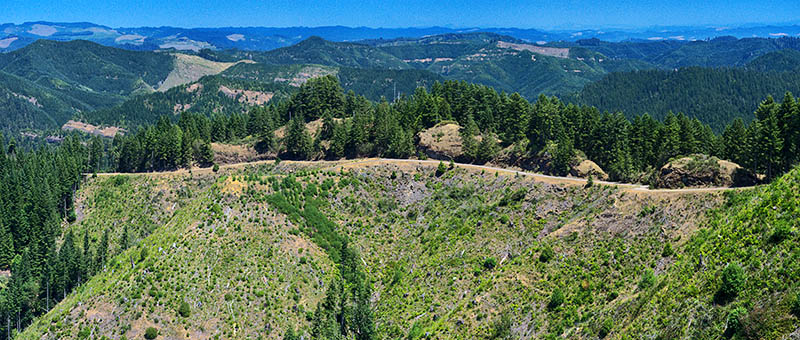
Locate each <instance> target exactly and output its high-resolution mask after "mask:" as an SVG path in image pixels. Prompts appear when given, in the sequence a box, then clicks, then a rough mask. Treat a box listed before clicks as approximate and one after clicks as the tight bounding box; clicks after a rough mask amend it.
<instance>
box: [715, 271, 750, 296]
mask: <svg viewBox="0 0 800 340" xmlns="http://www.w3.org/2000/svg"><path fill="white" fill-rule="evenodd" d="M744 281H745V276H744V269H742V267H741V266H739V265H738V264H735V263H731V264H729V265H727V266H725V269H723V270H722V284H721V285H720V287H719V291H718V292H717V300H718V301H720V302H724V301H728V300H731V299H733V298H735V297H736V296H737V295H739V292H741V291H742V289H743V288H744Z"/></svg>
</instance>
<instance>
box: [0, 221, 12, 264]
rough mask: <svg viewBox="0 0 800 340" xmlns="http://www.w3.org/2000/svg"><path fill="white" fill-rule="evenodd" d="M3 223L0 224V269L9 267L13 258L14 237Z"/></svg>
mask: <svg viewBox="0 0 800 340" xmlns="http://www.w3.org/2000/svg"><path fill="white" fill-rule="evenodd" d="M12 237H13V236H12V234H11V233H10V232H9V231H8V229H7V228H6V226H5V225H2V224H0V269H9V268H10V267H11V261H12V260H14V239H13V238H12Z"/></svg>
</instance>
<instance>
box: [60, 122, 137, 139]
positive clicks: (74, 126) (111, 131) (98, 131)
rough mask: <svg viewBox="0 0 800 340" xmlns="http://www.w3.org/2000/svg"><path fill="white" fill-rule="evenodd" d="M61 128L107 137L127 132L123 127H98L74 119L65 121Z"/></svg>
mask: <svg viewBox="0 0 800 340" xmlns="http://www.w3.org/2000/svg"><path fill="white" fill-rule="evenodd" d="M61 130H64V131H73V130H78V131H82V132H85V133H89V134H92V135H97V136H102V137H107V138H114V137H115V136H116V135H117V134H125V132H127V131H126V130H125V129H122V128H119V127H116V126H106V127H99V126H94V125H92V124H88V123H82V122H77V121H74V120H70V121H68V122H66V123H65V124H64V125H63V126H62V127H61Z"/></svg>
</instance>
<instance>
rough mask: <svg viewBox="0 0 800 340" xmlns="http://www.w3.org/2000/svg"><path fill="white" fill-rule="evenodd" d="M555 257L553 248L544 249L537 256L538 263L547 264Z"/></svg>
mask: <svg viewBox="0 0 800 340" xmlns="http://www.w3.org/2000/svg"><path fill="white" fill-rule="evenodd" d="M555 256H556V254H555V252H553V248H550V247H545V248H544V249H542V252H541V253H540V254H539V261H540V262H544V263H547V262H550V260H552V259H553V257H555Z"/></svg>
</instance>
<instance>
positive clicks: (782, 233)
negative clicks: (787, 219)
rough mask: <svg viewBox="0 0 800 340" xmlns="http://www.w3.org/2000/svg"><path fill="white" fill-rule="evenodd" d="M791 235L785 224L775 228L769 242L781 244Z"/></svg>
mask: <svg viewBox="0 0 800 340" xmlns="http://www.w3.org/2000/svg"><path fill="white" fill-rule="evenodd" d="M791 235H792V230H791V229H790V228H789V226H788V225H786V224H780V225H778V226H777V227H775V230H774V231H773V232H772V235H770V237H769V240H770V242H772V243H776V244H777V243H781V242H783V240H785V239H788V238H789V236H791Z"/></svg>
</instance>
